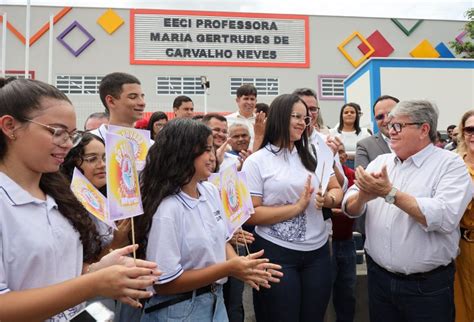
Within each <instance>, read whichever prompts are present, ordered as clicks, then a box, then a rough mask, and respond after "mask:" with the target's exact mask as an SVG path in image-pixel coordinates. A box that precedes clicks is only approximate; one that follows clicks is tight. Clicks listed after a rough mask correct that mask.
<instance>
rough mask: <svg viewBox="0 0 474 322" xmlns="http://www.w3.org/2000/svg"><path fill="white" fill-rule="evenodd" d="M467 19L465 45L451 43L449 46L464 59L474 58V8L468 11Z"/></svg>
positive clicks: (455, 42)
mask: <svg viewBox="0 0 474 322" xmlns="http://www.w3.org/2000/svg"><path fill="white" fill-rule="evenodd" d="M465 15H466V17H467V19H468V22H467V23H466V24H465V25H464V30H465V31H467V34H466V35H465V36H464V39H463V43H462V44H460V43H459V42H457V41H456V40H455V41H450V42H449V45H450V46H451V48H452V49H453V50H454V52H455V53H456V54H457V55H461V57H462V58H474V43H473V42H472V40H473V39H474V8H471V9H469V10H467V11H466V14H465Z"/></svg>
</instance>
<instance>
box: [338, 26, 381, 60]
mask: <svg viewBox="0 0 474 322" xmlns="http://www.w3.org/2000/svg"><path fill="white" fill-rule="evenodd" d="M355 37H357V38H359V39H360V41H362V43H363V44H365V45H366V46H367V47H368V48H369V51H368V52H366V53H365V54H364V56H362V57H361V58H360V59H359V60H357V61H356V60H354V59H353V58H352V57H351V56H350V55H349V53H348V52H347V51H346V50H345V49H344V47H345V46H346V45H347V44H348V43H349V42H350V41H351V40H352V39H354V38H355ZM337 48H338V49H339V51H340V52H341V53H342V54H343V55H344V57H346V59H347V60H348V61H349V62H350V63H351V64H352V66H354V67H357V66H359V65H360V64H362V63H363V62H364V61H365V60H366V59H367V58H368V57H370V55H372V54H373V53H374V52H375V49H374V47H372V45H371V44H369V42H368V41H367V39H365V38H364V37H362V35H361V34H360V33H359V32H358V31H354V32H353V33H352V35H350V36H349V37H347V38H346V39H345V40H344V41H343V42H342V43H341V44H340V45H339V46H337Z"/></svg>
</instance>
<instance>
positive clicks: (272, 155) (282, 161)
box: [242, 144, 328, 251]
mask: <svg viewBox="0 0 474 322" xmlns="http://www.w3.org/2000/svg"><path fill="white" fill-rule="evenodd" d="M278 149H279V148H278V147H277V146H274V145H271V144H268V145H266V146H265V147H264V148H263V149H260V150H258V151H257V152H255V153H252V154H251V155H250V156H249V157H248V158H247V159H246V160H245V162H244V165H243V168H242V171H243V172H245V174H246V177H247V185H248V189H249V191H250V194H251V195H252V196H257V197H262V204H263V205H264V206H270V207H271V206H281V205H288V204H295V203H296V202H297V201H298V200H299V198H300V196H301V194H302V193H303V190H304V186H305V183H306V179H307V177H308V175H309V174H311V177H312V180H311V184H312V186H313V187H315V188H317V187H318V186H319V180H318V178H317V177H316V175H315V174H314V172H311V171H308V170H307V169H306V168H305V167H304V165H303V164H302V163H301V159H300V157H299V155H298V153H297V151H296V148H294V149H293V150H292V151H289V150H288V149H282V150H281V151H279V152H276V151H278ZM316 190H317V189H315V192H313V195H312V196H311V202H310V204H309V205H308V207H307V208H306V210H305V211H304V212H303V213H301V214H300V215H298V216H295V217H293V218H291V219H288V220H286V221H283V222H280V223H276V224H273V225H258V226H256V227H255V233H257V234H258V235H259V236H261V237H262V238H265V239H266V240H268V241H271V242H272V243H274V244H277V245H279V246H282V247H285V248H289V249H293V250H299V251H311V250H315V249H318V248H320V247H322V246H323V245H324V244H325V243H326V242H327V240H328V230H327V229H326V224H325V223H324V220H323V214H322V211H321V209H316V206H315V203H314V198H315V197H316Z"/></svg>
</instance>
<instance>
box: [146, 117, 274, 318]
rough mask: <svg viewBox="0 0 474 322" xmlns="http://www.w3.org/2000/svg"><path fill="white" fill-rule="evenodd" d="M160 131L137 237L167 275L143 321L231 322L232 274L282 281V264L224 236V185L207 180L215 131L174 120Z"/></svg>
mask: <svg viewBox="0 0 474 322" xmlns="http://www.w3.org/2000/svg"><path fill="white" fill-rule="evenodd" d="M156 138H157V140H156V142H155V144H154V145H153V146H152V147H151V148H150V150H149V152H148V157H147V163H146V166H145V168H144V170H143V172H142V173H141V178H140V179H141V190H142V197H143V209H144V214H143V215H142V216H139V217H137V239H138V243H139V244H140V248H139V253H140V255H141V257H145V256H146V258H147V259H148V260H153V261H154V260H158V261H159V262H160V269H161V270H162V271H163V275H162V276H161V277H160V278H159V279H158V281H157V282H156V284H155V285H154V292H155V296H153V297H152V298H151V299H150V300H149V301H148V303H147V304H145V311H144V314H143V315H142V319H141V321H168V320H169V319H173V320H175V319H176V320H179V321H219V322H225V321H228V318H227V313H226V309H225V307H224V302H223V296H222V284H223V283H225V281H226V279H227V276H234V277H237V278H239V279H240V280H243V281H245V282H247V283H248V284H250V285H252V286H253V287H254V288H256V289H259V287H260V286H263V287H270V286H269V282H278V278H277V277H280V276H281V273H280V272H279V271H278V269H279V268H280V267H279V266H278V265H275V264H272V263H269V261H268V260H267V259H264V258H261V256H262V255H263V251H260V252H257V253H253V254H249V255H248V256H246V257H243V256H237V255H236V254H235V251H234V250H233V248H232V246H230V245H229V244H228V243H226V240H228V239H229V238H230V236H227V235H228V233H227V229H226V222H225V221H226V220H227V218H226V217H225V215H224V211H223V208H222V202H221V200H220V197H219V192H218V190H217V188H216V187H215V186H214V185H213V184H212V183H210V182H207V181H206V180H207V178H208V177H209V176H210V175H211V171H210V169H209V168H210V166H211V163H212V162H213V159H214V158H215V155H214V154H213V151H212V147H213V142H212V140H213V139H212V132H211V130H210V129H209V128H208V127H207V126H206V125H204V124H203V123H201V122H198V121H195V120H188V119H175V120H172V121H170V122H169V123H168V124H167V125H166V126H165V127H164V128H163V130H162V131H161V132H160V135H158V136H157V137H156ZM145 250H146V254H145V252H144V251H145Z"/></svg>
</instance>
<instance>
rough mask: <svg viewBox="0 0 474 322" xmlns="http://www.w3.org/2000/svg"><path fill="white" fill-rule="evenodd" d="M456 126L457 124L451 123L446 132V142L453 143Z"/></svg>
mask: <svg viewBox="0 0 474 322" xmlns="http://www.w3.org/2000/svg"><path fill="white" fill-rule="evenodd" d="M455 127H456V125H454V124H451V125H450V126H448V128H447V129H446V133H447V134H448V139H447V140H446V143H451V142H452V141H453V130H454V128H455Z"/></svg>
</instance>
